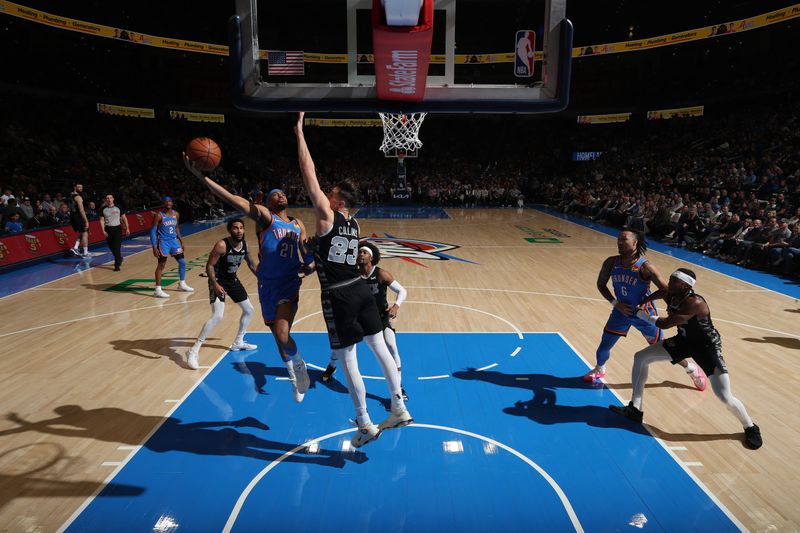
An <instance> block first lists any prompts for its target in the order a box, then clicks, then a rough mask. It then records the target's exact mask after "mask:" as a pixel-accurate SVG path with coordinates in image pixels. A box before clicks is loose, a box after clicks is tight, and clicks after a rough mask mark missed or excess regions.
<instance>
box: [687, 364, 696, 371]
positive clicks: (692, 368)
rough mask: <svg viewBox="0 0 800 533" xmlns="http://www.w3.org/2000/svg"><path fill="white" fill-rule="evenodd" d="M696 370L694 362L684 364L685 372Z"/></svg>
mask: <svg viewBox="0 0 800 533" xmlns="http://www.w3.org/2000/svg"><path fill="white" fill-rule="evenodd" d="M696 371H697V366H696V365H695V364H694V363H689V364H688V365H687V366H686V373H687V374H694V373H695V372H696Z"/></svg>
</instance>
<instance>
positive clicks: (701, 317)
mask: <svg viewBox="0 0 800 533" xmlns="http://www.w3.org/2000/svg"><path fill="white" fill-rule="evenodd" d="M696 282H697V275H696V274H695V273H694V272H692V271H691V270H689V269H686V268H679V269H678V270H676V271H675V272H673V273H672V275H671V276H670V278H669V285H668V286H667V289H666V290H664V289H661V290H658V291H656V292H654V293H653V294H651V295H650V296H649V297H648V298H647V299H646V300H645V301H644V302H642V306H641V307H640V309H639V311H637V313H636V316H638V317H639V318H640V319H642V320H645V321H647V322H650V323H651V324H653V325H655V326H657V327H659V328H661V329H669V328H672V327H677V328H678V334H677V335H676V336H674V337H670V338H669V339H666V340H664V341H660V342H657V343H655V344H653V345H652V346H649V347H648V348H645V349H644V350H641V351H639V352H637V353H636V355H635V356H634V358H633V373H632V380H633V394H632V398H631V401H630V403H628V405H626V406H625V407H620V406H618V405H610V406H609V408H610V409H611V410H612V411H614V412H615V413H618V414H621V415H622V416H625V417H627V418H629V419H631V420H634V421H636V422H640V423H641V421H642V418H643V416H644V413H643V412H642V397H643V396H644V386H645V383H647V374H648V370H649V367H650V365H651V364H652V363H655V362H657V361H670V362H672V363H673V364H675V363H678V362H680V361H683V360H684V359H686V358H688V357H692V358H694V360H695V361H696V362H697V364H698V365H700V366H701V367H702V368H703V370H704V371H705V372H706V375H708V379H709V381H710V382H711V390H713V391H714V394H715V395H716V396H717V397H718V398H719V399H720V400H721V401H722V402H723V403H724V404H725V406H726V407H727V408H728V410H729V411H730V412H731V413H733V415H734V416H736V418H738V419H739V422H741V424H742V426H743V427H744V443H745V445H746V446H747V447H748V448H752V449H754V450H755V449H758V448H760V447H761V444H762V440H761V430H760V429H759V427H758V426H757V425H755V424H754V423H753V420H752V419H751V418H750V416H749V415H748V414H747V410H746V409H745V407H744V404H742V402H741V401H740V400H739V399H738V398H736V397H735V396H734V395H733V392H732V391H731V380H730V376H729V375H728V369H727V367H726V366H725V360H724V359H723V358H722V341H721V339H720V336H719V332H718V331H717V330H716V328H715V327H714V324H713V323H712V321H711V311H710V309H709V308H708V303H706V300H705V298H703V297H702V296H700V295H699V294H696V293H695V292H694V286H695V283H696ZM656 298H663V299H664V300H665V301H666V302H667V313H668V315H667V316H666V317H665V318H657V317H654V316H652V315H650V314H649V313H648V312H647V311H645V310H644V309H643V307H644V306H646V305H647V304H649V302H651V301H652V300H654V299H656Z"/></svg>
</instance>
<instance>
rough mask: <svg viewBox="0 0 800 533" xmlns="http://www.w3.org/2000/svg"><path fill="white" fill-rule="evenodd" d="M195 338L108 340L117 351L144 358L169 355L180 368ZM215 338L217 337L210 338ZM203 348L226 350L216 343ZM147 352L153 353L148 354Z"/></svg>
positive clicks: (184, 366) (205, 345) (183, 366)
mask: <svg viewBox="0 0 800 533" xmlns="http://www.w3.org/2000/svg"><path fill="white" fill-rule="evenodd" d="M196 340H197V339H196V338H194V337H177V338H170V339H131V340H126V339H119V340H114V341H110V342H109V344H111V346H113V347H114V350H115V351H117V352H124V353H127V354H129V355H135V356H137V357H142V358H144V359H161V358H162V357H169V358H170V359H171V360H172V362H174V363H175V364H176V365H178V366H179V367H181V368H189V367H188V366H186V358H185V357H184V354H185V353H186V351H187V350H188V349H189V348H190V347H191V346H192V345H193V344H194V342H195V341H196ZM210 340H217V339H210ZM203 347H204V348H215V349H217V350H222V351H224V350H227V349H228V347H227V346H222V345H218V344H204V345H203ZM148 353H151V354H154V355H149V354H148Z"/></svg>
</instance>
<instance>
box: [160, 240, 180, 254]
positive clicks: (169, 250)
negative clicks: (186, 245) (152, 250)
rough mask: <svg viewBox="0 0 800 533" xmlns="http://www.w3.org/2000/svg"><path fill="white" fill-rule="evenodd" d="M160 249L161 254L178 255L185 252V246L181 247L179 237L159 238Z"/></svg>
mask: <svg viewBox="0 0 800 533" xmlns="http://www.w3.org/2000/svg"><path fill="white" fill-rule="evenodd" d="M158 249H159V250H160V251H161V255H163V256H170V255H178V254H182V253H183V248H181V243H180V242H179V241H178V239H164V240H161V239H159V241H158Z"/></svg>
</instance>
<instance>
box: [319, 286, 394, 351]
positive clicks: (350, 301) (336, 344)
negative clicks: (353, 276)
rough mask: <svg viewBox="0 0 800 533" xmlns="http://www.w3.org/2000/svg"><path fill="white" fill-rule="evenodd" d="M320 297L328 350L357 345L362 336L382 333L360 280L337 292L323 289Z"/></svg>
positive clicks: (372, 300)
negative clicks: (329, 347) (326, 330)
mask: <svg viewBox="0 0 800 533" xmlns="http://www.w3.org/2000/svg"><path fill="white" fill-rule="evenodd" d="M321 298H322V316H323V317H324V318H325V326H326V327H327V328H328V340H329V341H330V345H331V348H332V349H337V348H346V347H347V346H351V345H353V344H358V343H359V342H361V340H362V339H363V338H364V337H365V336H368V335H375V334H376V333H380V332H382V331H383V329H384V326H383V321H382V320H381V317H380V315H379V314H378V306H377V304H376V303H375V298H374V297H373V296H372V291H370V290H369V286H368V285H367V283H366V282H365V281H364V280H362V279H359V280H358V281H356V282H355V283H353V284H351V285H346V286H344V287H340V288H338V289H323V290H322V296H321Z"/></svg>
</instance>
